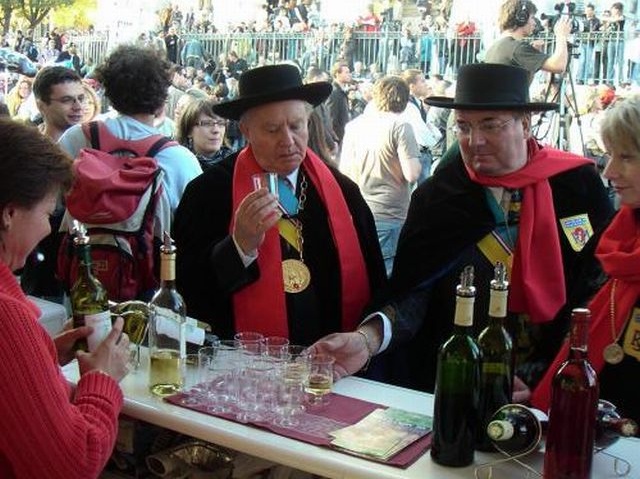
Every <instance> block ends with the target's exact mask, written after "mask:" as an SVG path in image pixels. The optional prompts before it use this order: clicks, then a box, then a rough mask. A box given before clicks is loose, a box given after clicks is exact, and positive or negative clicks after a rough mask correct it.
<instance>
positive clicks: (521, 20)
mask: <svg viewBox="0 0 640 479" xmlns="http://www.w3.org/2000/svg"><path fill="white" fill-rule="evenodd" d="M515 21H516V27H524V26H525V25H526V24H527V23H529V9H528V8H527V2H525V1H521V2H520V5H519V6H518V11H517V12H516V16H515Z"/></svg>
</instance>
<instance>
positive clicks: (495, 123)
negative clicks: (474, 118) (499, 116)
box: [451, 118, 515, 136]
mask: <svg viewBox="0 0 640 479" xmlns="http://www.w3.org/2000/svg"><path fill="white" fill-rule="evenodd" d="M514 120H515V118H509V119H508V120H504V121H500V120H487V121H482V122H480V123H478V124H477V125H475V126H474V125H471V124H469V123H465V122H458V123H456V124H455V125H453V126H452V127H451V131H453V132H454V133H455V134H456V135H458V136H469V135H470V134H471V132H472V131H473V129H474V128H477V129H478V131H481V132H482V134H484V135H489V136H490V135H496V134H497V133H499V132H500V131H502V129H503V128H504V127H505V126H507V125H508V124H509V123H511V122H512V121H514Z"/></svg>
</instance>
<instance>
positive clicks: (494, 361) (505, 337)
mask: <svg viewBox="0 0 640 479" xmlns="http://www.w3.org/2000/svg"><path fill="white" fill-rule="evenodd" d="M508 293H509V283H508V282H507V272H506V268H505V266H504V264H502V263H500V262H498V263H496V266H495V269H494V278H493V280H492V281H491V283H490V299H489V321H488V324H487V327H486V328H484V329H483V330H482V332H481V333H480V335H479V336H478V346H479V347H480V352H481V353H482V362H481V367H480V406H479V408H478V421H479V424H478V437H477V441H476V449H478V450H479V451H493V450H495V448H494V446H493V444H492V442H491V439H490V438H489V436H488V435H487V432H486V431H487V426H488V424H489V422H490V421H491V418H492V417H493V414H494V413H495V412H496V411H497V410H498V409H500V408H501V407H502V406H504V405H505V404H509V403H510V402H511V393H512V392H513V368H512V364H513V346H512V342H511V336H510V335H509V333H508V332H507V330H506V329H505V327H504V321H505V318H506V317H507V295H508Z"/></svg>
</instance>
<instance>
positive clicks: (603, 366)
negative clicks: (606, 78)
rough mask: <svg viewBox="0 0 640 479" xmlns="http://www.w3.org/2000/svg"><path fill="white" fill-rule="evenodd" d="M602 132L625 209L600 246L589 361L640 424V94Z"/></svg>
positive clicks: (605, 394) (539, 392)
mask: <svg viewBox="0 0 640 479" xmlns="http://www.w3.org/2000/svg"><path fill="white" fill-rule="evenodd" d="M600 131H601V132H602V140H603V141H604V144H605V147H606V151H607V153H608V162H607V165H606V167H605V168H604V172H603V174H604V177H605V178H607V179H608V180H609V181H610V182H611V184H612V186H613V189H614V190H615V191H616V193H617V194H618V197H619V198H620V204H621V207H620V210H619V211H618V213H617V214H616V216H615V217H614V218H613V220H612V221H611V224H610V225H609V226H608V227H607V229H606V230H605V231H604V232H603V233H602V236H601V237H600V239H599V241H598V244H597V246H596V248H595V256H596V258H597V259H598V261H599V262H600V264H601V265H602V269H603V271H604V272H605V273H606V275H607V276H608V280H607V282H606V283H605V284H604V285H603V286H602V287H601V288H600V290H599V291H598V293H596V295H595V296H594V297H593V299H592V300H591V302H590V303H589V304H588V308H589V309H590V310H591V323H590V326H589V345H588V351H589V359H590V360H591V363H592V365H593V367H594V369H595V370H596V372H597V373H598V379H599V381H600V398H602V399H606V400H607V401H611V402H612V403H614V404H615V405H616V406H617V408H618V412H620V414H621V415H622V416H623V417H628V418H630V419H633V420H635V421H636V422H640V388H637V387H630V385H629V380H634V379H637V378H638V377H640V346H639V345H638V338H639V337H640V321H639V320H638V315H639V311H640V309H638V308H640V234H639V232H640V135H638V132H639V131H640V96H634V97H630V98H627V99H624V100H617V101H616V102H615V103H614V104H613V105H612V106H611V107H609V108H608V109H607V110H606V113H605V115H604V119H603V120H602V123H601V125H600ZM567 352H568V343H565V346H564V347H563V348H562V349H561V350H560V352H559V353H558V355H557V357H556V360H555V362H554V364H553V365H551V367H550V368H549V369H548V370H547V373H546V375H545V376H544V378H543V380H542V381H541V382H540V383H539V384H538V386H537V387H536V389H535V390H534V392H533V396H532V403H533V404H534V406H536V407H537V408H539V409H542V410H547V407H548V405H549V397H550V390H551V381H552V379H553V375H554V371H555V370H556V368H557V366H558V365H559V364H560V363H561V362H562V361H564V360H565V359H566V358H567V354H568V353H567Z"/></svg>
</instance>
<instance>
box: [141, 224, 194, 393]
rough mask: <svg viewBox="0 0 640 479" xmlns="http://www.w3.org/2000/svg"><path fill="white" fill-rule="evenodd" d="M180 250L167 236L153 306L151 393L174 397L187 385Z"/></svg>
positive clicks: (151, 309) (150, 318)
mask: <svg viewBox="0 0 640 479" xmlns="http://www.w3.org/2000/svg"><path fill="white" fill-rule="evenodd" d="M175 264H176V248H175V246H174V245H173V244H172V240H171V237H170V236H169V234H168V233H167V232H165V233H164V241H163V245H162V247H161V248H160V288H159V289H158V291H156V293H155V294H154V296H153V298H152V299H151V302H150V303H149V359H150V364H149V390H150V391H151V392H152V393H153V394H155V395H157V396H170V395H171V394H175V393H177V392H179V391H180V389H181V388H182V385H183V383H184V359H185V356H186V353H187V346H186V339H185V338H186V332H185V331H186V316H187V315H186V306H185V303H184V300H183V299H182V296H181V295H180V293H178V291H177V290H176V284H175V279H176V267H175Z"/></svg>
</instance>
